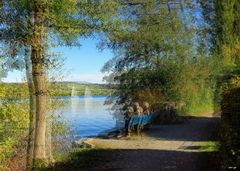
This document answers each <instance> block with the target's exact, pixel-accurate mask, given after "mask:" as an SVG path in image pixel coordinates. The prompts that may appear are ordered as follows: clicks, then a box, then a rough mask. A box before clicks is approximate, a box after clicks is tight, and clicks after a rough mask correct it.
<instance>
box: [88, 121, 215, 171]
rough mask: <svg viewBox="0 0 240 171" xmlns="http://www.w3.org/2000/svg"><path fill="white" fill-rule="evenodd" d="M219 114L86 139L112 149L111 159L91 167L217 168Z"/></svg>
mask: <svg viewBox="0 0 240 171" xmlns="http://www.w3.org/2000/svg"><path fill="white" fill-rule="evenodd" d="M218 120H219V118H217V117H201V118H200V117H199V118H192V119H189V120H187V121H186V122H184V123H182V124H175V125H153V126H152V127H151V128H150V129H149V130H146V131H144V132H143V133H141V134H138V135H131V136H130V137H122V138H119V139H100V138H93V139H89V140H87V141H86V142H87V143H89V144H92V145H93V146H95V147H99V148H107V149H112V154H111V157H113V158H114V159H113V160H111V162H107V163H103V164H102V165H101V166H98V167H94V168H89V170H131V171H132V170H183V171H195V170H196V171H198V170H199V171H200V170H201V171H202V170H217V164H216V163H215V162H214V161H215V157H216V156H215V153H216V152H215V151H214V150H215V142H214V134H215V133H216V129H217V123H218Z"/></svg>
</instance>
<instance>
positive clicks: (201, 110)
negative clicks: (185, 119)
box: [186, 103, 214, 116]
mask: <svg viewBox="0 0 240 171" xmlns="http://www.w3.org/2000/svg"><path fill="white" fill-rule="evenodd" d="M213 112H214V107H213V104H212V103H206V104H199V105H194V106H190V107H189V108H188V110H187V112H186V114H187V115H190V116H204V115H206V114H212V113H213Z"/></svg>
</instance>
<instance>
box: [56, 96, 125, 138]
mask: <svg viewBox="0 0 240 171" xmlns="http://www.w3.org/2000/svg"><path fill="white" fill-rule="evenodd" d="M63 99H64V100H66V102H67V103H66V106H64V107H63V109H62V110H61V111H62V112H63V116H64V118H65V119H66V120H67V122H68V123H69V125H70V127H71V130H72V131H73V134H74V135H76V138H82V137H89V136H96V135H99V134H101V133H103V132H106V131H107V130H110V129H113V128H116V127H117V128H120V127H122V126H123V117H122V116H121V115H116V114H114V113H113V111H112V110H110V108H111V107H112V106H111V105H104V102H105V100H106V97H103V96H100V97H99V96H87V97H84V96H74V97H63Z"/></svg>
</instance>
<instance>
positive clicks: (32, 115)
mask: <svg viewBox="0 0 240 171" xmlns="http://www.w3.org/2000/svg"><path fill="white" fill-rule="evenodd" d="M30 54H31V53H30V49H29V47H27V46H26V47H25V65H26V78H27V83H28V89H29V106H30V111H29V134H28V144H27V167H26V168H27V171H31V170H32V166H33V150H34V136H35V117H36V116H35V115H36V96H35V95H34V92H35V90H34V84H33V80H32V64H31V56H30Z"/></svg>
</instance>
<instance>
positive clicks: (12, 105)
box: [0, 86, 28, 167]
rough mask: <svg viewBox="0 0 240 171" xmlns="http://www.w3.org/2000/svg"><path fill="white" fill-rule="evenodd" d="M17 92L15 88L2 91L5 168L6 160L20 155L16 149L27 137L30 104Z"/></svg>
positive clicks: (0, 161) (0, 146)
mask: <svg viewBox="0 0 240 171" xmlns="http://www.w3.org/2000/svg"><path fill="white" fill-rule="evenodd" d="M2 88H3V87H2V86H1V90H3V89H2ZM5 88H6V87H5ZM15 92H17V89H15V87H14V86H13V87H11V88H10V89H8V90H6V89H4V91H0V94H1V104H0V119H1V123H0V153H1V155H0V167H4V166H5V159H6V158H9V157H11V156H12V155H13V154H14V153H18V149H17V148H16V147H17V146H19V145H20V144H21V142H22V141H23V139H25V138H26V136H27V130H28V103H27V101H26V100H25V99H20V98H19V97H18V96H16V95H17V94H16V93H15ZM20 94H21V93H20ZM21 95H23V94H21ZM3 97H6V98H3ZM21 148H23V147H21Z"/></svg>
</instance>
